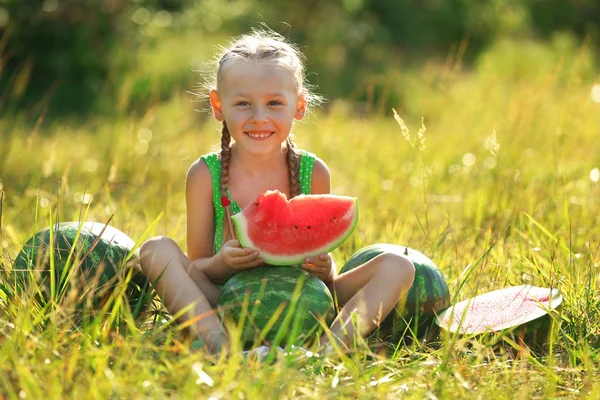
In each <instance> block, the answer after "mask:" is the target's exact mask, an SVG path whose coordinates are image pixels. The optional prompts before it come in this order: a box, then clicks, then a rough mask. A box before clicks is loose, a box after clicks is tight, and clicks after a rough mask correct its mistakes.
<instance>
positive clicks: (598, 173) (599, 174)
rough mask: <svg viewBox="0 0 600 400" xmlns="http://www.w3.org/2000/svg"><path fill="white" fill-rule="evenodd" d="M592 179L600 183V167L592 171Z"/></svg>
mask: <svg viewBox="0 0 600 400" xmlns="http://www.w3.org/2000/svg"><path fill="white" fill-rule="evenodd" d="M590 181H592V182H594V183H598V181H600V169H598V168H594V169H592V170H591V171H590Z"/></svg>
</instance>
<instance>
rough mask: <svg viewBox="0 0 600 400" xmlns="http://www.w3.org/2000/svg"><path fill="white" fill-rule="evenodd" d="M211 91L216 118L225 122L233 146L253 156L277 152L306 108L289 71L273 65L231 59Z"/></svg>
mask: <svg viewBox="0 0 600 400" xmlns="http://www.w3.org/2000/svg"><path fill="white" fill-rule="evenodd" d="M221 74H222V76H221V79H220V81H219V87H218V90H217V91H212V92H211V94H210V102H211V105H212V108H213V112H214V115H215V118H216V119H217V120H219V121H226V122H227V128H228V129H229V133H230V134H231V136H232V137H233V139H234V140H235V141H236V146H238V147H241V149H243V150H246V151H249V152H250V153H253V154H255V155H264V154H268V153H271V152H274V151H280V149H281V143H283V142H284V141H285V140H286V139H287V137H288V135H289V133H290V130H291V129H292V122H293V120H294V118H295V119H302V118H303V117H304V113H305V111H306V103H305V98H304V96H303V95H302V94H299V93H298V89H297V87H296V84H295V83H294V80H293V77H292V74H291V73H290V72H289V71H287V70H285V69H283V68H281V67H277V66H275V65H272V64H269V63H266V62H263V63H260V62H258V63H254V62H249V61H238V62H233V63H231V64H229V65H225V66H224V68H223V70H222V71H221Z"/></svg>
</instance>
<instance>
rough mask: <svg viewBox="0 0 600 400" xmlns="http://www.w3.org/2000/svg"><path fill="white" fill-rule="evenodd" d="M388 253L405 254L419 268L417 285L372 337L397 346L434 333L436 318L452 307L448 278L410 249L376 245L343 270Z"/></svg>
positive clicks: (350, 260) (348, 262) (342, 270)
mask: <svg viewBox="0 0 600 400" xmlns="http://www.w3.org/2000/svg"><path fill="white" fill-rule="evenodd" d="M384 252H388V253H396V254H403V255H405V256H407V257H408V258H409V259H410V260H411V261H412V262H413V264H414V266H415V279H414V282H413V285H412V286H411V288H410V289H409V291H408V294H407V295H406V296H404V297H403V298H402V299H400V301H399V302H398V304H397V305H396V307H395V308H394V310H392V312H391V313H390V314H389V315H388V316H387V317H386V318H385V319H384V320H383V322H382V323H381V324H380V326H379V328H378V329H377V330H375V331H374V332H373V333H372V334H371V336H372V337H379V338H380V339H384V340H387V341H391V342H393V343H397V342H399V341H400V340H401V339H403V337H405V336H408V335H410V333H411V332H413V333H415V334H416V336H417V337H418V338H422V337H425V336H427V335H428V334H431V333H434V332H435V330H436V325H435V324H434V322H435V317H436V315H437V314H439V313H440V312H442V311H443V310H445V309H446V308H448V307H449V306H450V291H449V290H448V284H447V283H446V279H445V278H444V275H443V274H442V272H441V271H440V269H439V268H438V267H437V266H436V265H435V264H434V263H433V261H431V260H430V259H429V258H428V257H426V256H425V255H423V254H421V253H420V252H418V251H416V250H413V249H411V248H408V247H404V246H398V245H393V244H374V245H371V246H367V247H364V248H363V249H361V250H359V251H357V252H356V253H354V254H353V255H352V256H351V257H350V258H349V259H348V261H347V262H346V264H345V265H344V266H343V267H342V269H341V270H340V274H341V273H344V272H347V271H350V270H352V269H354V268H356V267H358V266H359V265H362V264H364V263H365V262H367V261H369V260H371V259H372V258H374V257H376V256H378V255H379V254H382V253H384Z"/></svg>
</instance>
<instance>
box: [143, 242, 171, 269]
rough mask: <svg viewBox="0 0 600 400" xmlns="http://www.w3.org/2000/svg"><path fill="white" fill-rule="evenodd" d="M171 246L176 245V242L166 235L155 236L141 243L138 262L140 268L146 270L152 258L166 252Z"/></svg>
mask: <svg viewBox="0 0 600 400" xmlns="http://www.w3.org/2000/svg"><path fill="white" fill-rule="evenodd" d="M173 246H177V243H175V241H174V240H173V239H171V238H169V237H167V236H156V237H153V238H151V239H148V240H146V241H145V242H144V243H142V245H141V246H140V264H141V267H142V270H143V271H144V272H147V271H146V269H148V268H149V267H150V265H151V264H152V260H154V259H156V258H157V257H159V256H160V255H161V254H166V253H167V252H168V250H169V249H172V248H173Z"/></svg>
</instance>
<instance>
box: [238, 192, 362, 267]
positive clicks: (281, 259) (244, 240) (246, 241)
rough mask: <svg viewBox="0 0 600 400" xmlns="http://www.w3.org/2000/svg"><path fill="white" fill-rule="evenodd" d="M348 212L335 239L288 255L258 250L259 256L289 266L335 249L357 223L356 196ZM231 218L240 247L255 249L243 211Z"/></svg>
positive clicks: (270, 262) (271, 262)
mask: <svg viewBox="0 0 600 400" xmlns="http://www.w3.org/2000/svg"><path fill="white" fill-rule="evenodd" d="M348 212H353V213H354V217H353V218H352V222H351V223H350V226H349V227H348V229H346V230H345V231H344V232H343V233H342V234H340V235H339V236H338V237H337V239H335V240H333V241H331V242H329V243H327V244H325V245H323V246H321V247H319V248H317V249H313V250H311V251H307V252H304V253H301V254H294V255H289V256H287V255H286V256H282V255H277V254H271V253H267V252H265V251H260V250H259V251H260V257H262V258H263V260H265V263H267V264H270V265H277V266H290V265H297V264H300V263H302V262H303V261H304V259H305V258H306V257H315V256H318V255H320V254H326V253H329V252H330V251H333V250H335V249H336V248H338V247H339V246H340V245H341V244H342V243H344V242H345V241H346V239H348V238H349V237H350V235H352V233H353V232H354V230H355V229H356V225H357V224H358V198H356V197H355V198H354V203H353V205H352V207H350V208H349V210H348ZM231 219H232V220H233V225H234V229H235V233H236V236H237V240H238V241H239V242H240V244H241V245H242V247H246V248H250V249H257V248H258V246H256V245H255V244H254V243H253V242H252V240H251V239H250V237H249V236H248V221H247V220H246V218H245V217H244V215H243V213H241V212H240V213H237V214H235V215H234V216H233V217H231Z"/></svg>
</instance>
